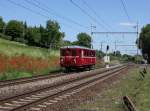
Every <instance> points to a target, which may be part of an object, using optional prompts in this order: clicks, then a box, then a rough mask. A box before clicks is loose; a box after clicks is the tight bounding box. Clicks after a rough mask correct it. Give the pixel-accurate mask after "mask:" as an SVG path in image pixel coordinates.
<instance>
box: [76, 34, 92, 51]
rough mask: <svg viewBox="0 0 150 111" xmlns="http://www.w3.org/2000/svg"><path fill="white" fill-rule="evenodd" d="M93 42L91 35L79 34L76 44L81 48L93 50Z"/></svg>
mask: <svg viewBox="0 0 150 111" xmlns="http://www.w3.org/2000/svg"><path fill="white" fill-rule="evenodd" d="M91 42H92V38H91V36H90V35H88V34H87V33H79V34H78V35H77V41H75V42H74V43H75V44H77V45H79V46H84V47H88V48H91Z"/></svg>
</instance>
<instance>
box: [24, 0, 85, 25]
mask: <svg viewBox="0 0 150 111" xmlns="http://www.w3.org/2000/svg"><path fill="white" fill-rule="evenodd" d="M25 1H26V2H27V3H28V4H30V5H32V6H35V7H37V8H39V9H41V10H43V11H45V12H47V13H49V14H51V15H54V16H56V17H59V18H61V19H64V20H65V21H67V22H71V23H73V24H75V25H78V26H80V27H83V28H87V27H86V26H84V25H82V24H80V23H78V22H76V21H74V20H72V19H69V18H67V17H64V16H62V15H60V14H58V13H56V12H55V11H54V10H53V9H51V10H53V12H50V11H49V8H48V7H47V6H46V5H44V4H43V5H44V7H47V9H46V8H43V7H41V6H39V5H38V4H40V2H39V1H37V0H34V1H35V2H36V3H38V4H36V3H34V2H32V1H31V0H25Z"/></svg>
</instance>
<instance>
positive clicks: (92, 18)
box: [70, 0, 109, 31]
mask: <svg viewBox="0 0 150 111" xmlns="http://www.w3.org/2000/svg"><path fill="white" fill-rule="evenodd" d="M70 2H71V3H72V4H73V5H74V6H76V7H77V8H78V9H80V10H81V11H82V13H84V14H85V15H86V16H88V17H89V18H90V19H91V20H93V21H94V22H95V23H97V24H98V25H100V26H101V27H102V28H104V29H105V30H107V31H109V30H108V28H106V27H105V26H104V25H103V24H101V23H100V22H99V21H98V20H97V19H95V18H94V17H93V16H91V15H90V14H89V13H88V12H86V11H85V10H84V9H83V8H81V7H80V6H79V5H78V4H76V3H75V2H74V1H73V0H70Z"/></svg>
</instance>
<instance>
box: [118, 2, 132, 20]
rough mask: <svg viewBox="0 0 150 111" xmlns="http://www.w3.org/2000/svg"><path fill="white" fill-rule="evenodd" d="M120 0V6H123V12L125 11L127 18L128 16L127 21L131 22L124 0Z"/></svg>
mask: <svg viewBox="0 0 150 111" xmlns="http://www.w3.org/2000/svg"><path fill="white" fill-rule="evenodd" d="M120 1H121V5H122V7H123V10H124V12H125V14H126V16H127V18H128V21H129V22H131V18H130V16H129V13H128V11H127V8H126V4H125V1H124V0H120Z"/></svg>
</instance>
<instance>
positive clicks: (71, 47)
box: [61, 46, 94, 50]
mask: <svg viewBox="0 0 150 111" xmlns="http://www.w3.org/2000/svg"><path fill="white" fill-rule="evenodd" d="M66 48H70V49H74V48H79V49H88V50H94V49H90V48H86V47H82V46H64V47H61V49H66Z"/></svg>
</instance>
